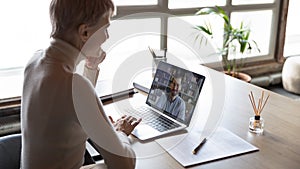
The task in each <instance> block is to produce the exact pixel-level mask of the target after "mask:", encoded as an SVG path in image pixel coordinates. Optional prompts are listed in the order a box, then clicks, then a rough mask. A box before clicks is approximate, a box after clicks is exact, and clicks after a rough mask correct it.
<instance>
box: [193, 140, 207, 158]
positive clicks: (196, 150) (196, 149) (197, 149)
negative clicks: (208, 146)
mask: <svg viewBox="0 0 300 169" xmlns="http://www.w3.org/2000/svg"><path fill="white" fill-rule="evenodd" d="M206 140H207V139H206V138H204V139H203V140H202V141H201V142H200V144H199V145H198V146H197V147H196V148H195V149H194V150H193V151H192V153H193V154H197V152H198V151H199V150H200V148H201V147H202V146H203V144H204V143H205V142H206Z"/></svg>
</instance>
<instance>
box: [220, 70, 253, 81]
mask: <svg viewBox="0 0 300 169" xmlns="http://www.w3.org/2000/svg"><path fill="white" fill-rule="evenodd" d="M224 73H225V74H226V75H229V76H232V77H235V78H237V79H240V80H243V81H245V82H247V83H249V82H250V81H251V79H252V78H251V76H250V75H248V74H246V73H242V72H228V71H224Z"/></svg>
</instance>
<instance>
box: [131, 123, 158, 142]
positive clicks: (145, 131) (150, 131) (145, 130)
mask: <svg viewBox="0 0 300 169" xmlns="http://www.w3.org/2000/svg"><path fill="white" fill-rule="evenodd" d="M132 134H133V135H135V136H136V137H137V138H139V139H140V140H146V139H148V138H152V137H153V136H158V135H160V134H161V133H160V132H159V131H157V130H155V129H154V128H152V127H150V126H148V125H146V124H139V125H137V126H136V127H135V129H134V130H133V131H132Z"/></svg>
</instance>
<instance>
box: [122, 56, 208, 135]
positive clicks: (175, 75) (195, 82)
mask: <svg viewBox="0 0 300 169" xmlns="http://www.w3.org/2000/svg"><path fill="white" fill-rule="evenodd" d="M204 81H205V76H203V75H200V74H197V73H194V72H191V71H189V70H186V69H183V68H180V67H177V66H175V65H172V64H170V63H167V62H164V61H161V62H159V64H158V66H157V69H156V72H155V75H154V78H153V81H152V84H151V88H150V89H149V93H148V96H147V100H146V104H145V105H143V106H139V107H135V108H126V110H124V111H125V113H124V114H127V115H131V116H133V117H136V118H142V119H143V120H142V122H141V123H140V124H139V125H138V126H137V127H136V128H135V129H134V130H133V132H132V134H133V135H134V136H136V137H137V138H138V139H140V140H147V139H153V138H156V137H158V136H162V135H166V134H169V133H171V132H175V131H179V130H182V129H184V128H186V127H188V126H189V124H190V121H191V118H192V116H193V113H194V110H195V107H196V104H197V101H198V98H199V95H200V92H201V89H202V86H203V84H204Z"/></svg>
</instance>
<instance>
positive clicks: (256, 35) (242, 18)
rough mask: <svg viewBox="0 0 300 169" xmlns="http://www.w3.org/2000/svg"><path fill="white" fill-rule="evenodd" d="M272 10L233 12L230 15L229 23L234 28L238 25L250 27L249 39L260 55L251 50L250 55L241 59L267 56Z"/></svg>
mask: <svg viewBox="0 0 300 169" xmlns="http://www.w3.org/2000/svg"><path fill="white" fill-rule="evenodd" d="M272 15H273V12H272V10H263V11H253V12H233V13H232V15H231V23H232V25H233V26H234V27H239V26H240V23H241V22H243V23H244V25H245V26H246V25H247V26H248V27H250V29H251V34H250V37H249V39H250V40H255V41H256V43H257V45H258V48H259V49H260V51H261V52H260V53H259V52H258V51H257V50H253V51H252V52H251V54H247V53H246V54H244V55H243V57H245V56H247V57H251V56H257V55H267V54H269V47H270V38H271V26H272V22H271V21H272Z"/></svg>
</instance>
